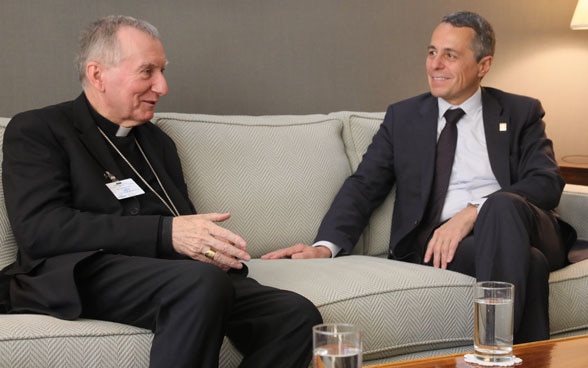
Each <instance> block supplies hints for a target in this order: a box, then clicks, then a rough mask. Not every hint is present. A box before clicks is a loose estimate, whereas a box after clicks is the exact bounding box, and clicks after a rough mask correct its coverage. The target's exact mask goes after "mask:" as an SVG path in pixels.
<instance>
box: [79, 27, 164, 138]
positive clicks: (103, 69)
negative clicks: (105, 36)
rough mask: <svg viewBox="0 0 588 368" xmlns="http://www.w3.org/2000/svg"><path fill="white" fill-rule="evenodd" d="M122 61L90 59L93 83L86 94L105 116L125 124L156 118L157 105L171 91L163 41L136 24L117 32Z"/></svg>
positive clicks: (88, 72)
mask: <svg viewBox="0 0 588 368" xmlns="http://www.w3.org/2000/svg"><path fill="white" fill-rule="evenodd" d="M117 39H118V42H119V52H120V57H119V62H118V63H116V64H115V65H104V64H101V63H99V62H95V61H92V62H89V63H88V65H87V67H86V74H87V78H88V80H89V82H90V83H91V85H92V87H94V88H91V89H90V90H86V95H87V96H88V100H89V101H90V103H91V104H92V106H93V107H94V108H95V109H96V110H97V111H98V113H100V114H101V115H102V116H104V117H105V118H107V119H108V120H110V121H112V122H113V123H116V124H119V125H122V126H129V127H130V126H136V125H140V124H143V123H145V122H147V121H148V120H150V119H151V118H153V114H154V112H155V106H156V104H157V102H158V101H159V98H160V97H161V96H164V95H166V94H167V92H168V87H167V82H166V80H165V77H164V76H163V71H164V69H165V66H166V64H167V59H166V57H165V53H164V51H163V46H162V44H161V42H160V41H159V40H158V39H157V38H155V37H152V36H150V35H148V34H147V33H144V32H142V31H140V30H137V29H135V28H132V27H122V28H121V29H119V30H118V32H117Z"/></svg>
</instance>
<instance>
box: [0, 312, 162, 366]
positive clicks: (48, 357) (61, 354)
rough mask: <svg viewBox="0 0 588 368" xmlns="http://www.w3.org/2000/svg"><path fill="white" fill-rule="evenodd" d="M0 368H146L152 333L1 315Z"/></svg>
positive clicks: (93, 323) (101, 323)
mask: <svg viewBox="0 0 588 368" xmlns="http://www.w3.org/2000/svg"><path fill="white" fill-rule="evenodd" d="M0 326H2V328H0V352H1V353H0V367H129V368H130V367H147V366H148V365H149V350H150V348H151V340H152V339H153V334H152V333H151V331H148V330H144V329H141V328H137V327H132V326H127V325H122V324H119V323H112V322H104V321H94V320H84V319H80V320H76V321H64V320H59V319H56V318H54V317H50V316H43V315H31V314H21V315H0Z"/></svg>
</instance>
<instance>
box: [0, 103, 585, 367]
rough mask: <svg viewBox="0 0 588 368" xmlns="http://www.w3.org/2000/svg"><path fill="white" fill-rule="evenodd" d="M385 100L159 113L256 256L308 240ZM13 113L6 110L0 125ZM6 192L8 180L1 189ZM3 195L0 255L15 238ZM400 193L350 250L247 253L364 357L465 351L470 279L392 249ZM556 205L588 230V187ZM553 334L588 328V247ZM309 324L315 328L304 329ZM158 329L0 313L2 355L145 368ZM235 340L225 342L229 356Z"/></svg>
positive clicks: (559, 279) (207, 199)
mask: <svg viewBox="0 0 588 368" xmlns="http://www.w3.org/2000/svg"><path fill="white" fill-rule="evenodd" d="M382 118H383V113H351V112H337V113H331V114H325V115H305V116H302V115H301V116H260V117H251V116H211V115H188V114H175V113H160V114H157V116H156V118H155V119H154V123H156V124H157V125H159V126H160V127H161V128H162V129H163V130H164V131H166V132H167V133H168V134H169V135H170V136H171V137H172V138H173V139H174V140H175V141H176V143H177V147H178V151H179V154H180V157H181V159H182V163H183V168H184V172H185V176H186V181H187V183H188V186H189V190H190V195H191V197H192V199H193V201H194V203H195V205H196V208H198V210H199V211H200V212H209V211H227V212H230V213H232V218H231V219H230V220H228V221H227V222H226V223H225V224H224V225H225V226H226V227H228V228H230V229H231V230H234V231H236V232H237V233H240V234H241V235H243V236H244V238H245V239H246V240H247V241H248V249H249V251H250V253H251V254H252V256H253V257H259V256H260V255H262V254H264V253H265V252H267V251H270V250H273V249H277V248H280V247H284V246H288V245H291V244H294V243H296V242H307V243H309V242H312V240H313V238H314V235H315V232H316V230H317V226H318V224H319V222H320V220H321V218H322V216H323V214H324V213H325V211H326V210H327V208H328V206H329V204H330V202H331V199H332V198H333V196H334V195H335V193H336V192H337V190H338V188H339V186H340V185H341V183H342V181H343V180H344V179H345V178H346V177H347V176H348V175H349V174H350V173H351V172H352V171H353V170H354V169H355V168H356V167H357V165H358V163H359V161H360V159H361V156H362V154H363V152H364V151H365V150H366V147H367V145H368V144H369V142H370V140H371V137H372V135H373V134H374V133H375V131H376V130H377V127H378V125H379V124H380V122H381V120H382ZM7 122H8V119H0V132H1V133H2V134H3V131H4V127H5V125H6V124H7ZM0 193H2V192H1V191H0ZM1 195H2V196H1V197H0V200H1V201H2V203H0V208H1V210H0V267H3V266H5V265H6V264H8V263H10V262H12V261H13V259H14V254H15V243H14V239H13V237H12V235H11V232H10V229H9V224H8V221H7V219H6V213H5V210H4V204H3V203H4V202H3V200H4V197H3V194H1ZM393 202H394V193H393V192H392V193H391V194H390V196H389V198H388V199H387V200H386V202H385V203H384V204H383V205H382V206H381V208H379V209H378V210H377V212H376V213H375V214H374V215H373V217H372V219H371V221H370V224H369V226H368V227H367V229H366V231H365V233H364V235H363V237H362V239H361V240H360V242H359V244H358V245H357V246H356V248H355V255H352V256H346V257H340V258H336V259H320V260H305V261H294V260H278V261H262V260H259V259H254V260H252V261H251V262H249V268H250V274H251V276H252V277H254V278H256V279H257V280H259V281H260V282H261V283H264V284H267V285H272V286H276V287H279V288H284V289H290V290H294V291H296V292H298V293H300V294H303V295H305V296H306V297H308V298H309V299H310V300H312V301H313V302H314V303H315V304H316V305H317V306H318V308H319V310H320V311H321V313H322V315H323V317H324V320H325V321H326V322H350V323H353V324H356V325H358V326H360V327H361V328H362V329H363V331H364V361H365V362H366V363H367V364H375V363H381V362H384V361H392V360H402V359H408V358H415V357H420V356H428V355H434V354H441V353H449V352H456V351H466V350H470V349H471V347H472V341H471V336H472V309H473V307H472V301H471V299H472V292H471V285H472V283H473V282H474V279H473V278H471V277H468V276H464V275H461V274H458V273H453V272H449V271H443V270H439V269H434V268H430V267H425V266H419V265H413V264H407V263H401V262H395V261H390V260H387V259H385V258H384V257H385V255H386V254H387V246H388V237H389V233H390V223H391V215H392V204H393ZM560 212H561V214H562V216H563V217H564V218H565V219H566V220H568V221H569V222H570V223H572V224H573V225H574V226H575V227H576V228H577V230H578V232H579V235H580V238H581V239H584V240H588V220H586V219H588V187H580V186H567V187H566V191H565V193H564V195H563V198H562V201H561V204H560ZM550 282H551V295H550V304H551V331H552V334H553V336H554V337H559V336H565V335H570V334H585V333H588V260H586V261H582V262H579V263H575V264H572V265H570V266H568V267H566V268H564V269H562V270H560V271H557V272H554V273H553V274H552V275H551V279H550ZM309 333H310V332H309ZM151 338H152V335H151V333H150V332H149V331H146V330H143V329H139V328H135V327H130V326H125V325H120V324H116V323H110V322H102V321H92V320H77V321H62V320H58V319H55V318H52V317H47V316H40V315H0V367H13V368H19V367H56V368H64V367H146V366H147V365H148V352H149V346H150V341H151ZM239 360H240V356H239V353H238V352H237V351H236V350H235V349H234V348H233V347H232V346H231V345H230V343H229V342H228V341H225V344H224V346H223V350H222V352H221V367H227V368H228V367H236V366H237V365H238V364H239Z"/></svg>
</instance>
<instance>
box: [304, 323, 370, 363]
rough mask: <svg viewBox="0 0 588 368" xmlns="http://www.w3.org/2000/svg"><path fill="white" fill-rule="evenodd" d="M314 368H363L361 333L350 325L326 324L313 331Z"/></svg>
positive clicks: (314, 328) (315, 327)
mask: <svg viewBox="0 0 588 368" xmlns="http://www.w3.org/2000/svg"><path fill="white" fill-rule="evenodd" d="M312 341H313V348H314V354H313V358H312V364H313V367H314V368H361V365H362V351H361V349H362V345H361V344H362V342H361V331H360V330H359V328H357V327H356V326H354V325H351V324H348V323H326V324H321V325H316V326H314V327H313V329H312Z"/></svg>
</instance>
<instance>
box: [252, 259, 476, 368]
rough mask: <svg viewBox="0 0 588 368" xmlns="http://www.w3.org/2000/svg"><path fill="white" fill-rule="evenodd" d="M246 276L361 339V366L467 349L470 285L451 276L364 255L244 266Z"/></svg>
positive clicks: (466, 279) (470, 326)
mask: <svg viewBox="0 0 588 368" xmlns="http://www.w3.org/2000/svg"><path fill="white" fill-rule="evenodd" d="M249 269H250V276H251V277H253V278H255V279H256V280H258V281H259V282H260V283H262V284H265V285H270V286H274V287H277V288H282V289H289V290H292V291H295V292H297V293H299V294H302V295H304V296H305V297H307V298H308V299H309V300H311V301H312V302H313V303H314V304H315V305H316V306H317V307H318V308H319V310H320V312H321V314H322V316H323V319H324V320H325V321H326V322H348V323H352V324H355V325H357V326H359V327H360V328H361V329H362V330H363V332H364V357H365V358H364V359H365V360H366V361H367V360H372V359H379V358H382V357H389V356H393V355H399V354H408V353H412V352H418V351H426V350H433V349H440V348H445V347H452V346H462V345H469V344H471V340H472V334H473V323H472V321H473V319H472V318H473V317H472V316H473V302H472V284H473V283H474V282H475V279H474V278H472V277H469V276H466V275H463V274H459V273H456V272H451V271H445V270H440V269H436V268H433V267H428V266H421V265H416V264H411V263H406V262H399V261H392V260H388V259H383V258H378V257H369V256H359V255H352V256H345V257H337V258H334V259H331V260H325V259H308V260H272V261H264V260H258V259H255V260H252V261H251V262H250V263H249Z"/></svg>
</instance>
